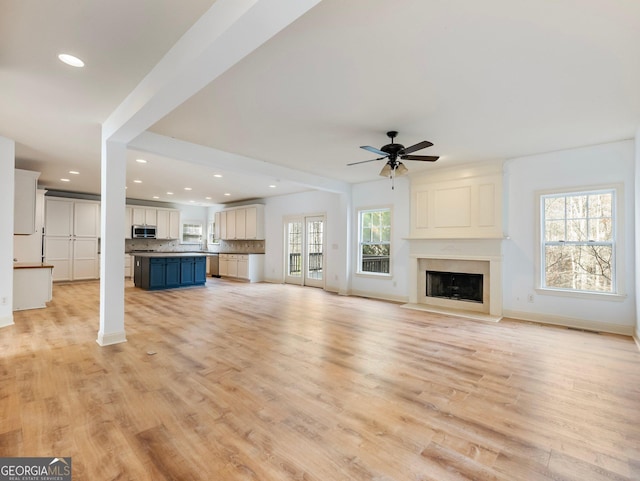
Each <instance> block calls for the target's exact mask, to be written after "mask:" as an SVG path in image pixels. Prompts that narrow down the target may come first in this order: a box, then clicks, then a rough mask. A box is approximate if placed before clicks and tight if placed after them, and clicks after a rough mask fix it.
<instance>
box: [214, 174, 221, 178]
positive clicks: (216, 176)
mask: <svg viewBox="0 0 640 481" xmlns="http://www.w3.org/2000/svg"><path fill="white" fill-rule="evenodd" d="M213 176H214V177H215V178H217V179H220V178H222V174H213Z"/></svg>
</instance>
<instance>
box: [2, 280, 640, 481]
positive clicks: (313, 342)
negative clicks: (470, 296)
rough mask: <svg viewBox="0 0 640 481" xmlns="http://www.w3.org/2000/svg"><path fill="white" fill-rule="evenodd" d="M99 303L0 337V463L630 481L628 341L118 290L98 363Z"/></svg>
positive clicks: (637, 469) (202, 291)
mask: <svg viewBox="0 0 640 481" xmlns="http://www.w3.org/2000/svg"><path fill="white" fill-rule="evenodd" d="M98 287H99V286H98V284H97V283H93V282H90V283H82V284H68V285H56V286H55V287H54V301H53V302H52V303H51V304H50V307H49V308H47V309H43V310H34V311H23V312H17V313H15V323H16V324H15V326H11V327H7V328H4V329H1V330H0V456H72V458H73V471H74V472H73V475H74V477H73V479H74V480H75V481H79V480H89V481H102V480H136V481H140V480H153V481H164V480H208V481H209V480H225V481H226V480H230V481H235V480H261V481H269V480H307V481H314V480H317V481H336V480H377V481H382V480H395V481H398V480H433V481H448V480H499V481H518V480H526V481H545V480H554V481H558V480H579V481H598V480H608V481H610V480H638V479H640V353H639V352H638V349H637V347H636V346H635V344H634V342H633V340H632V339H630V338H625V337H621V336H613V335H598V334H593V333H585V332H579V331H572V330H568V329H563V328H554V327H543V326H539V325H535V324H529V323H522V322H514V321H503V322H500V323H498V324H494V323H484V322H481V321H471V320H465V319H459V318H455V317H447V316H444V315H437V314H429V313H425V312H420V311H413V310H408V309H403V308H401V307H400V306H398V305H396V304H392V303H386V302H379V301H373V300H366V299H360V298H349V297H340V296H337V295H334V294H329V293H326V292H324V291H322V290H320V289H313V288H301V287H295V286H285V285H271V284H252V285H250V284H244V283H236V282H232V281H225V280H218V279H211V280H209V281H208V283H207V286H206V287H204V288H195V289H189V290H175V291H166V292H146V291H141V290H139V289H135V288H133V287H132V286H131V285H129V284H128V285H127V288H126V311H127V313H126V329H127V337H128V342H127V343H124V344H119V345H116V346H110V347H99V346H98V345H97V343H96V342H95V339H96V337H97V330H98V299H99V289H98ZM148 352H155V353H156V354H154V355H149V354H148Z"/></svg>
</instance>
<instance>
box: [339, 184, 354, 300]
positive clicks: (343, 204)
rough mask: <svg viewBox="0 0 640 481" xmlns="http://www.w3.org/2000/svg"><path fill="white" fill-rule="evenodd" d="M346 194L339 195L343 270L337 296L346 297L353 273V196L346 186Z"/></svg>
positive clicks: (349, 187) (349, 292)
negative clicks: (341, 214)
mask: <svg viewBox="0 0 640 481" xmlns="http://www.w3.org/2000/svg"><path fill="white" fill-rule="evenodd" d="M345 190H346V192H343V193H341V194H340V210H341V211H342V212H344V214H343V215H344V222H343V223H342V225H344V232H343V238H344V248H343V250H344V270H343V271H342V273H341V276H340V277H341V282H340V286H339V291H338V294H340V295H342V296H348V295H349V294H351V273H352V272H353V248H354V246H353V242H352V239H353V232H354V226H353V217H354V216H353V195H352V193H351V186H348V187H347V188H346V189H345Z"/></svg>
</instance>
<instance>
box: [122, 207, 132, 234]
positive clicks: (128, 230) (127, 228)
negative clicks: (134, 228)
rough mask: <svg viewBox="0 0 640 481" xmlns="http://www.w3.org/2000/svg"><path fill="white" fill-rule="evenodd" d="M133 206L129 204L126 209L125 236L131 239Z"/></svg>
mask: <svg viewBox="0 0 640 481" xmlns="http://www.w3.org/2000/svg"><path fill="white" fill-rule="evenodd" d="M132 210H133V209H132V208H131V207H129V206H127V207H125V209H124V238H125V239H131V225H132V224H133V222H132V221H131V215H132Z"/></svg>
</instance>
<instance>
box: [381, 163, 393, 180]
mask: <svg viewBox="0 0 640 481" xmlns="http://www.w3.org/2000/svg"><path fill="white" fill-rule="evenodd" d="M392 173H393V170H392V169H391V166H390V165H389V164H384V167H383V168H382V170H381V171H380V176H381V177H391V174H392Z"/></svg>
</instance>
